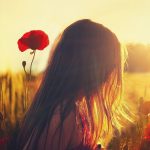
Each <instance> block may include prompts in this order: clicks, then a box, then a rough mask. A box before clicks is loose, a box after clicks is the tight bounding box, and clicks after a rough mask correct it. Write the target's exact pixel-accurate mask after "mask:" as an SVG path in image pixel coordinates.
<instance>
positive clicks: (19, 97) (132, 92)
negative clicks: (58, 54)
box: [0, 73, 150, 150]
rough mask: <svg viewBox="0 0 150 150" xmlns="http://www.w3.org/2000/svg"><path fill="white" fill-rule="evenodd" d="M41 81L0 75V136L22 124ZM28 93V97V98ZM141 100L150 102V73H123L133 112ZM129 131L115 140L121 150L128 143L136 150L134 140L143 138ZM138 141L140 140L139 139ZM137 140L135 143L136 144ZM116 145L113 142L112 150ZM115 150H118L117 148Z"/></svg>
mask: <svg viewBox="0 0 150 150" xmlns="http://www.w3.org/2000/svg"><path fill="white" fill-rule="evenodd" d="M40 79H41V77H39V76H33V77H32V80H31V81H30V82H26V77H25V76H24V74H23V73H18V74H13V73H7V74H3V75H0V113H1V114H2V115H3V118H1V120H0V127H1V128H0V137H3V136H4V135H11V134H12V132H13V130H14V128H15V127H16V123H18V122H20V120H21V118H22V117H23V115H24V113H25V110H26V108H27V107H28V105H29V104H30V103H31V101H32V98H33V96H34V94H35V92H36V90H37V87H38V85H39V82H40ZM26 86H28V87H29V88H28V91H27V90H26V88H25V87H26ZM27 92H28V97H27V96H26V95H27V94H26V93H27ZM141 98H142V100H144V101H150V74H148V73H147V74H146V73H145V74H144V73H143V74H142V73H136V74H135V73H125V74H124V99H125V101H127V102H128V105H130V108H133V110H138V107H139V104H140V100H141ZM149 110H150V109H149ZM140 117H141V116H140ZM142 119H143V120H142V126H140V128H141V131H142V129H143V127H144V125H145V123H146V122H147V121H145V119H146V118H144V117H142ZM143 122H144V124H143ZM132 128H133V127H132ZM134 129H135V130H137V129H139V128H138V127H137V124H135V126H134ZM127 130H128V129H127ZM130 130H131V129H129V130H128V134H126V135H124V136H122V137H117V138H116V139H119V138H121V140H120V144H119V149H120V150H121V149H123V146H124V145H125V143H127V144H128V145H130V146H129V150H130V149H131V150H133V147H134V146H133V144H136V145H138V144H137V143H134V142H133V141H132V140H133V139H134V138H135V136H137V135H138V136H141V135H140V134H141V133H142V132H138V131H135V133H134V134H135V136H134V135H133V131H130ZM137 132H138V133H137ZM130 134H131V135H132V136H131V135H130ZM131 137H132V138H133V139H132V138H131ZM128 138H129V139H128ZM131 139H132V140H131ZM134 140H135V139H134ZM138 140H140V139H139V138H138ZM138 140H136V142H137V141H138ZM125 141H126V142H125ZM113 145H114V143H112V149H113ZM131 145H132V146H131ZM114 150H116V149H115V148H114ZM117 150H118V149H117Z"/></svg>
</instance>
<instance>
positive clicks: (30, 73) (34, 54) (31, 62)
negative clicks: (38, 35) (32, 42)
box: [29, 50, 36, 80]
mask: <svg viewBox="0 0 150 150" xmlns="http://www.w3.org/2000/svg"><path fill="white" fill-rule="evenodd" d="M35 52H36V50H34V51H33V57H32V61H31V64H30V74H29V76H30V77H29V79H30V80H31V75H32V64H33V61H34V58H35Z"/></svg>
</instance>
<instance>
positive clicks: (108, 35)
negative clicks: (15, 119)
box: [20, 20, 123, 148]
mask: <svg viewBox="0 0 150 150" xmlns="http://www.w3.org/2000/svg"><path fill="white" fill-rule="evenodd" d="M120 47H121V46H120V43H119V41H118V39H117V37H116V36H115V34H114V33H112V32H111V31H110V30H109V29H108V28H106V27H104V26H103V25H101V24H98V23H95V22H92V21H90V20H80V21H77V22H75V23H73V24H71V25H70V26H69V27H67V28H66V29H65V30H64V32H63V33H62V35H61V37H60V39H59V41H58V43H57V44H56V45H55V47H54V50H53V53H52V55H51V57H50V59H49V62H48V66H47V70H46V73H45V76H44V79H43V81H42V83H41V87H40V88H39V90H38V92H37V94H36V96H35V100H34V101H33V103H32V105H31V107H30V109H29V110H28V112H27V114H26V117H25V120H24V122H23V126H22V132H21V134H20V137H21V138H20V139H21V144H20V145H21V146H23V145H24V144H25V143H26V142H27V139H29V137H30V136H31V133H32V131H33V130H34V129H35V128H36V129H37V132H38V133H37V135H41V133H42V131H43V129H44V127H45V126H46V125H47V124H48V123H50V120H51V118H52V116H53V114H54V111H55V110H56V108H57V107H59V106H60V107H61V112H60V117H61V119H60V125H59V127H61V126H62V125H63V122H64V121H65V119H66V117H67V116H68V115H69V114H70V112H71V111H75V112H76V116H80V117H77V119H78V120H79V121H78V122H80V123H81V124H82V128H83V130H82V131H83V144H85V145H89V146H90V147H91V148H93V147H95V145H96V143H97V142H98V140H99V139H100V138H101V137H102V130H108V129H109V128H110V127H111V126H113V123H112V115H113V111H112V105H113V103H114V101H115V100H117V99H119V98H120V95H121V89H122V67H123V66H122V56H121V48H120ZM106 128H107V129H106ZM23 129H24V131H23ZM37 139H38V138H37ZM37 139H36V140H35V141H37ZM33 143H34V142H33ZM35 145H36V144H35Z"/></svg>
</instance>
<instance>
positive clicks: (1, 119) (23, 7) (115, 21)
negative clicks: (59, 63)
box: [0, 0, 150, 150]
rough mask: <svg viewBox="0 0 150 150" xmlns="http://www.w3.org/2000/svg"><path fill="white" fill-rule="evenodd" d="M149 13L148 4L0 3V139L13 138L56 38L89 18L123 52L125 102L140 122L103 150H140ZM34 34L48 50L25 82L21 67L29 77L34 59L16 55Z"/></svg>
mask: <svg viewBox="0 0 150 150" xmlns="http://www.w3.org/2000/svg"><path fill="white" fill-rule="evenodd" d="M149 8H150V1H149V0H136V1H135V0H93V1H91V0H62V1H58V0H13V1H10V0H0V53H1V54H0V138H3V137H6V136H11V135H15V134H16V133H15V132H16V131H17V127H18V124H19V122H20V120H21V118H22V117H23V115H24V113H25V111H26V109H27V107H28V106H29V105H30V103H31V101H32V98H33V96H34V93H35V92H36V90H37V88H38V86H39V84H40V80H41V78H42V75H43V72H44V70H45V67H46V64H47V60H48V57H49V53H50V50H51V47H52V45H53V42H54V40H55V38H56V37H57V36H58V35H59V34H60V33H61V32H62V31H63V29H65V28H66V27H67V26H68V25H69V24H71V23H72V22H74V21H76V20H79V19H84V18H87V19H91V20H93V21H96V22H98V23H101V24H104V25H105V26H106V27H108V28H109V29H111V30H112V31H113V32H114V33H115V34H116V35H117V37H118V39H119V41H120V42H121V43H122V44H123V45H125V46H126V48H127V51H128V58H127V63H126V67H125V75H124V84H125V85H124V86H125V87H124V90H125V91H124V99H125V100H126V101H127V102H128V105H129V106H130V108H132V110H133V111H135V112H136V115H137V116H138V117H139V119H138V120H137V121H136V122H135V124H132V125H131V126H128V127H125V129H124V131H122V133H121V135H120V134H114V135H113V138H112V140H111V141H110V144H109V146H108V147H107V148H108V149H112V150H119V149H120V150H125V148H126V150H127V149H128V150H138V149H139V147H140V145H141V144H142V143H143V141H144V140H143V134H144V131H145V128H146V126H147V125H148V124H149V123H150V116H149V113H150V19H149V18H150V9H149ZM36 29H39V30H43V31H45V32H46V33H47V34H48V36H49V39H50V45H49V46H48V47H47V48H46V49H44V50H43V51H37V53H36V57H35V60H34V63H33V69H32V72H33V74H32V78H31V80H30V81H28V80H27V78H26V76H25V73H24V71H23V67H22V61H26V62H27V64H26V69H27V71H28V70H29V66H30V62H31V59H32V56H31V55H30V50H27V51H25V52H23V53H22V52H20V51H19V49H18V46H17V41H18V39H19V38H20V37H21V36H22V35H23V34H24V33H25V32H28V31H30V30H36ZM26 87H28V89H29V90H27V89H26ZM27 93H28V96H27ZM0 144H1V139H0ZM144 145H146V144H144ZM145 147H146V146H145ZM143 150H144V148H143ZM145 150H149V149H148V148H146V149H145Z"/></svg>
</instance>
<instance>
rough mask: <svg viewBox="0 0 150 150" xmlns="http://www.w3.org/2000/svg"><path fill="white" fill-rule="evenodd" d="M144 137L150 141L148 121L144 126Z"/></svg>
mask: <svg viewBox="0 0 150 150" xmlns="http://www.w3.org/2000/svg"><path fill="white" fill-rule="evenodd" d="M144 139H145V140H148V141H150V123H149V124H148V125H147V126H146V128H145V130H144Z"/></svg>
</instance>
